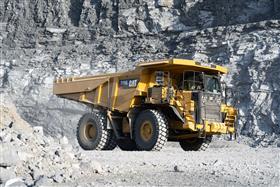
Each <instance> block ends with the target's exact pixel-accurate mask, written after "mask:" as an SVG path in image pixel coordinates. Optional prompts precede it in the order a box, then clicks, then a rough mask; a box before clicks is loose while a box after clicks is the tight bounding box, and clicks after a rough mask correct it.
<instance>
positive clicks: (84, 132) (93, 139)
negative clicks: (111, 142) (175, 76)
mask: <svg viewBox="0 0 280 187" xmlns="http://www.w3.org/2000/svg"><path fill="white" fill-rule="evenodd" d="M77 140H78V143H79V144H80V146H81V147H82V148H83V149H84V150H102V149H104V148H105V146H106V144H107V142H108V131H107V129H106V116H105V115H103V114H101V113H99V112H96V113H88V114H84V115H83V116H82V117H81V119H80V120H79V123H78V128H77Z"/></svg>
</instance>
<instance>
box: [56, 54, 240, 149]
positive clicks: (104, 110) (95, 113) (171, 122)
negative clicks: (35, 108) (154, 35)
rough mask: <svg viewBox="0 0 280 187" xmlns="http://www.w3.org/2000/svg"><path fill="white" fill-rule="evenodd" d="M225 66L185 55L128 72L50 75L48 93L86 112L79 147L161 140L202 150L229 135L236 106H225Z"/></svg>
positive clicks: (138, 145)
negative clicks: (86, 108)
mask: <svg viewBox="0 0 280 187" xmlns="http://www.w3.org/2000/svg"><path fill="white" fill-rule="evenodd" d="M226 73H227V69H226V68H225V67H222V66H218V65H213V64H202V63H199V62H196V61H193V60H186V59H175V58H174V59H167V60H158V61H152V62H143V63H140V64H138V65H137V66H136V68H135V69H134V70H132V71H128V72H123V73H112V74H104V75H97V76H85V77H68V78H56V79H55V80H54V87H53V93H54V94H55V95H57V96H58V97H61V98H65V99H70V100H74V101H77V102H80V103H84V104H86V105H88V106H89V107H91V108H92V110H91V111H92V112H90V113H86V114H84V115H83V116H82V117H81V119H80V120H79V122H78V127H77V140H78V142H79V144H80V146H81V147H82V148H83V149H85V150H113V149H114V148H115V147H116V146H118V147H119V148H120V149H122V150H127V151H128V150H130V151H132V150H135V151H136V150H145V151H152V150H155V151H159V150H161V149H162V147H163V146H164V145H165V143H166V142H167V141H176V142H179V144H180V146H181V147H182V149H183V150H185V151H199V150H205V149H206V148H207V147H208V145H209V143H210V142H211V140H212V136H213V135H220V134H230V135H232V134H235V131H236V125H235V124H236V117H237V110H236V109H235V108H234V107H231V106H229V105H227V104H226V101H225V100H226V98H225V97H224V94H223V93H224V91H223V90H224V87H225V86H223V84H222V83H221V76H222V75H224V74H226Z"/></svg>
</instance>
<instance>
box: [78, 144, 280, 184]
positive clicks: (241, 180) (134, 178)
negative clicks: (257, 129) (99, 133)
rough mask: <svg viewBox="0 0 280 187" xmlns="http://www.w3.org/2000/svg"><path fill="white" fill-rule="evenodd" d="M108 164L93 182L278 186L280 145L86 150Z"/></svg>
mask: <svg viewBox="0 0 280 187" xmlns="http://www.w3.org/2000/svg"><path fill="white" fill-rule="evenodd" d="M84 153H85V154H87V155H89V156H91V157H92V158H94V160H96V161H98V162H100V163H101V165H102V166H103V167H105V171H106V172H105V173H104V174H100V175H95V176H94V178H93V179H92V183H91V185H93V184H94V185H111V186H116V185H118V186H119V185H121V186H123V185H129V186H174V185H175V186H279V185H280V182H279V173H280V161H279V159H280V150H279V148H250V147H247V146H245V145H240V144H237V143H234V142H217V143H215V142H214V143H213V144H212V147H211V148H209V149H208V150H207V151H205V152H184V151H182V150H181V149H180V148H179V147H171V146H170V145H169V146H167V147H165V149H163V150H162V151H161V152H127V151H120V150H119V149H117V150H114V151H92V152H84Z"/></svg>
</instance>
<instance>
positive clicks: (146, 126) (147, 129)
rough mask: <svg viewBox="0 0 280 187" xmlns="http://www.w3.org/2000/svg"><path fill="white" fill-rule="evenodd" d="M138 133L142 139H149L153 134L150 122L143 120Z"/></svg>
mask: <svg viewBox="0 0 280 187" xmlns="http://www.w3.org/2000/svg"><path fill="white" fill-rule="evenodd" d="M140 135H141V138H142V139H143V140H144V141H149V140H150V139H151V138H152V135H153V126H152V124H151V122H149V121H145V122H143V123H142V125H141V128H140Z"/></svg>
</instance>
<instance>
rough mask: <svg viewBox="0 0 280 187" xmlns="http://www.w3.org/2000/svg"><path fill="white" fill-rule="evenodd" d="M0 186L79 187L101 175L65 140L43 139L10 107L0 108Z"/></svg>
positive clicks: (40, 131)
mask: <svg viewBox="0 0 280 187" xmlns="http://www.w3.org/2000/svg"><path fill="white" fill-rule="evenodd" d="M0 113H1V123H0V152H1V155H0V184H2V183H3V184H6V185H7V184H13V185H14V186H25V185H26V186H33V185H36V186H40V185H45V186H46V185H52V186H53V185H57V184H58V183H59V184H61V183H62V184H71V185H75V184H83V183H84V182H85V183H86V182H87V181H82V180H81V178H91V177H93V176H94V175H98V173H99V174H100V173H102V172H103V169H102V167H101V165H100V164H99V163H98V162H96V161H94V160H92V159H89V158H88V157H86V156H85V155H84V154H81V153H79V152H78V150H77V149H74V148H73V146H72V145H71V144H69V142H68V139H67V138H66V137H65V136H63V137H57V139H54V138H52V137H50V136H45V135H44V133H43V128H42V127H40V126H36V127H31V126H30V125H29V124H28V123H26V122H25V121H24V120H23V119H21V118H20V117H19V115H18V114H17V112H16V109H15V107H14V106H7V105H6V106H4V105H2V104H1V105H0Z"/></svg>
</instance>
